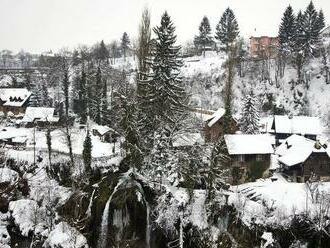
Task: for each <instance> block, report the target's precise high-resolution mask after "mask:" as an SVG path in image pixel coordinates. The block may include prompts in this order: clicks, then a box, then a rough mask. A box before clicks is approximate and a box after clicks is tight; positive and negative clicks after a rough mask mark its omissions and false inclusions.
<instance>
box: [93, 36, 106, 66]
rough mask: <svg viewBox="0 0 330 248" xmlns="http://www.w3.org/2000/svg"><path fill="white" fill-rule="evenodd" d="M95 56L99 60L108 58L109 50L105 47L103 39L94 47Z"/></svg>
mask: <svg viewBox="0 0 330 248" xmlns="http://www.w3.org/2000/svg"><path fill="white" fill-rule="evenodd" d="M95 57H96V59H97V60H99V61H107V62H108V58H109V51H108V49H107V48H106V46H105V44H104V41H103V40H102V41H101V43H100V45H99V46H97V47H96V49H95Z"/></svg>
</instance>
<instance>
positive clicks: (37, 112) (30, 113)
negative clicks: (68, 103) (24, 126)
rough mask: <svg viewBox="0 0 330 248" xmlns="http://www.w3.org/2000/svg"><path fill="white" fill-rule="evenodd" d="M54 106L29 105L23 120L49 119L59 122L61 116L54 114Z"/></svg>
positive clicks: (49, 120)
mask: <svg viewBox="0 0 330 248" xmlns="http://www.w3.org/2000/svg"><path fill="white" fill-rule="evenodd" d="M54 112H55V109H54V108H44V107H27V108H26V111H25V115H24V117H23V119H22V122H33V121H35V120H37V121H45V122H46V121H48V122H58V121H59V117H56V116H54Z"/></svg>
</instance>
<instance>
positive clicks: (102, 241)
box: [97, 182, 122, 248]
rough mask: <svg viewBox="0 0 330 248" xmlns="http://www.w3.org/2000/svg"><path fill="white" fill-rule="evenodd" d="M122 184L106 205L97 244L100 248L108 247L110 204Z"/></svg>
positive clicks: (115, 189) (114, 191) (119, 183)
mask: <svg viewBox="0 0 330 248" xmlns="http://www.w3.org/2000/svg"><path fill="white" fill-rule="evenodd" d="M121 183H122V182H118V184H117V185H116V187H115V188H114V189H113V192H112V194H111V195H110V197H109V199H108V201H107V203H106V204H105V207H104V210H103V214H102V222H101V231H100V237H99V241H98V242H97V247H98V248H106V246H107V235H108V225H109V224H108V220H109V211H110V203H111V200H112V197H113V195H114V194H115V193H116V192H117V189H118V187H119V186H120V185H121Z"/></svg>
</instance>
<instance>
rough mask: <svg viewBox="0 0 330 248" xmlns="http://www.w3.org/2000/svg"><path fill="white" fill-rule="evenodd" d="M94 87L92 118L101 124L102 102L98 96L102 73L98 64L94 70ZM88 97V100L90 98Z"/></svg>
mask: <svg viewBox="0 0 330 248" xmlns="http://www.w3.org/2000/svg"><path fill="white" fill-rule="evenodd" d="M95 81H96V87H95V89H94V91H95V94H94V97H92V99H93V105H92V109H93V112H94V114H93V117H94V120H95V122H96V123H97V124H101V104H102V98H101V97H100V96H101V94H102V74H101V68H100V66H98V67H97V72H96V79H95ZM92 99H90V101H91V100H92Z"/></svg>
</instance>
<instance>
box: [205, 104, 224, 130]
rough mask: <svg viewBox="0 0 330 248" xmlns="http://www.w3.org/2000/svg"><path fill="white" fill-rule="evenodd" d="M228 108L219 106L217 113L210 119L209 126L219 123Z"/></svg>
mask: <svg viewBox="0 0 330 248" xmlns="http://www.w3.org/2000/svg"><path fill="white" fill-rule="evenodd" d="M225 112H226V110H225V109H224V108H219V109H218V110H217V111H215V113H214V114H213V115H212V116H211V117H210V119H208V120H207V121H208V124H207V125H208V126H209V127H212V126H213V125H214V124H215V123H217V122H218V121H219V120H220V119H221V117H222V116H223V115H224V114H225Z"/></svg>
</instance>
